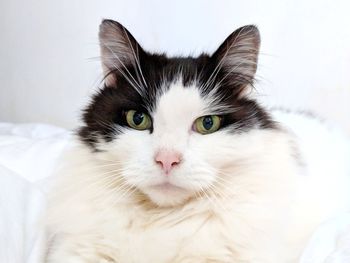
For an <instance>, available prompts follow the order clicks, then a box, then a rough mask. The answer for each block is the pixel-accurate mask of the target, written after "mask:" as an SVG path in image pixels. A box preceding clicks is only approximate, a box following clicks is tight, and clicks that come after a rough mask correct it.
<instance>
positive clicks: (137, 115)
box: [132, 112, 144, 125]
mask: <svg viewBox="0 0 350 263" xmlns="http://www.w3.org/2000/svg"><path fill="white" fill-rule="evenodd" d="M143 119H144V115H143V113H142V112H135V114H134V116H133V117H132V120H133V121H134V123H135V125H140V124H141V123H142V121H143Z"/></svg>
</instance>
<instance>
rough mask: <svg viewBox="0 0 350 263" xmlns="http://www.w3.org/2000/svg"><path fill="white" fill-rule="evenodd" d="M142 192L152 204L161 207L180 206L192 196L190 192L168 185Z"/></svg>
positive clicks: (151, 187)
mask: <svg viewBox="0 0 350 263" xmlns="http://www.w3.org/2000/svg"><path fill="white" fill-rule="evenodd" d="M143 192H144V193H145V194H146V195H147V196H148V197H149V199H150V200H151V201H152V202H153V203H155V204H156V205H158V206H163V207H166V206H177V205H181V204H183V203H185V202H186V201H187V200H188V199H189V198H190V197H191V196H192V195H193V193H191V191H190V190H188V189H185V188H181V187H178V186H176V185H173V184H170V183H163V184H158V185H154V186H149V187H147V188H145V189H143Z"/></svg>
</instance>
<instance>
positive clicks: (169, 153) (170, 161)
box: [154, 150, 182, 175]
mask: <svg viewBox="0 0 350 263" xmlns="http://www.w3.org/2000/svg"><path fill="white" fill-rule="evenodd" d="M181 158H182V156H181V154H180V153H178V152H176V151H174V150H160V151H159V152H158V153H157V154H156V155H155V157H154V160H155V162H156V163H157V164H159V165H160V166H161V168H162V170H163V171H164V172H165V175H168V174H169V173H170V171H171V170H172V169H173V168H174V166H176V165H178V164H179V163H180V162H181Z"/></svg>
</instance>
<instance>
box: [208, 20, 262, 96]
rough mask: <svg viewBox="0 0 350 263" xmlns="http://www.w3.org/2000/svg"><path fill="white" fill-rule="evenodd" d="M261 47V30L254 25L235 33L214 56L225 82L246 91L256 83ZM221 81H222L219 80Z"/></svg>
mask: <svg viewBox="0 0 350 263" xmlns="http://www.w3.org/2000/svg"><path fill="white" fill-rule="evenodd" d="M259 47H260V34H259V30H258V28H257V27H256V26H254V25H248V26H244V27H241V28H239V29H237V30H236V31H234V32H233V33H232V34H231V35H230V36H228V37H227V38H226V40H225V41H224V42H223V43H222V44H221V45H220V47H219V48H218V49H217V50H216V51H215V52H214V54H213V55H212V59H214V60H215V63H216V65H217V67H218V68H220V69H221V70H222V71H223V73H224V74H223V75H224V78H225V80H224V81H228V82H229V83H230V84H233V85H235V86H236V87H239V88H240V90H241V89H244V87H246V86H247V85H249V84H252V83H253V81H254V76H255V73H256V69H257V62H258V53H259ZM218 81H220V80H218Z"/></svg>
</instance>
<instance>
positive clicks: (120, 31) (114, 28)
mask: <svg viewBox="0 0 350 263" xmlns="http://www.w3.org/2000/svg"><path fill="white" fill-rule="evenodd" d="M99 40H100V49H101V58H102V67H103V71H104V74H105V76H107V77H106V79H105V82H106V83H107V85H113V84H115V81H116V76H115V75H113V74H110V72H113V71H123V72H125V68H126V67H127V66H131V65H132V66H135V65H136V63H137V62H138V61H137V60H138V59H139V57H140V52H143V50H142V48H141V46H140V45H139V44H138V43H137V41H136V40H135V38H134V37H133V36H132V35H131V34H130V32H129V31H128V30H127V29H126V28H125V27H123V26H122V25H121V24H120V23H118V22H116V21H113V20H108V19H104V20H103V21H102V23H101V25H100V32H99Z"/></svg>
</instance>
